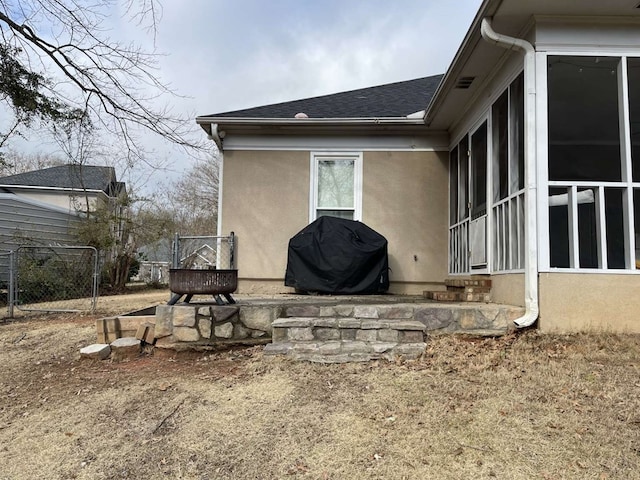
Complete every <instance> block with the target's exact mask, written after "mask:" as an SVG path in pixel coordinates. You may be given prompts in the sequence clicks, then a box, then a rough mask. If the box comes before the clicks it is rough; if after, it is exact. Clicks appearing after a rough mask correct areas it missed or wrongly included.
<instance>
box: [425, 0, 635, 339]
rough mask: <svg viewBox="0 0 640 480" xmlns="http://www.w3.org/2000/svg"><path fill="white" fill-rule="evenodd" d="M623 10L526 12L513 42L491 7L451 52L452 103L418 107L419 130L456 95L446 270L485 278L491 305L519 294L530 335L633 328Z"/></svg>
mask: <svg viewBox="0 0 640 480" xmlns="http://www.w3.org/2000/svg"><path fill="white" fill-rule="evenodd" d="M489 3H490V2H489ZM511 3H513V2H506V1H505V2H503V5H502V7H504V8H513V5H511ZM534 3H537V2H534ZM558 3H559V4H567V5H565V7H566V8H569V7H570V6H568V3H569V2H558ZM622 3H623V2H613V3H612V4H611V12H610V14H611V15H613V14H614V13H616V14H618V15H619V13H620V12H621V11H622V10H623V9H622V7H623V6H622ZM590 4H591V2H586V4H585V5H584V6H585V7H587V8H586V9H582V10H583V11H582V12H581V13H585V12H589V8H591V7H593V5H590ZM505 5H506V7H505ZM594 5H595V4H594ZM581 6H582V5H581ZM627 6H628V5H627ZM634 7H635V6H634ZM592 10H593V9H592ZM634 10H635V11H634V12H633V13H634V15H635V16H615V17H614V16H607V17H602V16H595V15H590V16H585V15H581V16H575V15H574V16H566V14H567V12H564V15H562V16H542V15H539V16H536V15H535V12H532V13H534V16H533V17H531V18H530V21H529V23H527V24H526V25H520V27H519V29H520V31H524V34H522V33H521V34H520V36H515V35H513V31H514V30H518V28H516V26H514V25H513V24H509V21H511V20H513V19H512V18H509V17H500V15H499V13H500V12H501V10H500V9H498V10H497V11H496V15H497V16H496V17H495V18H487V17H482V18H477V19H476V20H477V22H483V20H484V23H485V26H486V30H487V31H488V32H489V33H487V32H485V35H484V37H485V38H484V40H480V39H479V38H478V39H477V40H476V43H473V42H472V41H473V40H474V38H473V31H474V30H475V31H476V33H478V30H485V28H484V27H483V28H480V26H477V28H475V29H472V31H470V34H469V35H468V38H467V39H466V42H467V43H466V45H467V47H468V51H466V52H465V44H463V47H462V48H461V50H460V51H459V53H458V57H462V56H463V55H467V58H466V61H465V62H464V63H463V64H461V65H459V66H458V68H457V71H456V64H455V62H454V65H453V66H452V68H451V69H450V71H449V74H448V76H449V77H452V72H455V73H456V76H455V78H453V79H452V78H450V79H449V82H450V85H449V86H447V79H446V78H445V81H444V82H443V89H444V90H446V89H447V88H449V93H450V95H451V97H452V98H453V99H454V100H442V99H438V98H436V99H435V101H434V103H435V109H434V105H432V106H431V107H432V108H431V109H430V112H431V115H432V118H431V125H432V126H433V125H435V126H438V122H441V121H442V117H443V116H444V117H446V115H443V114H440V113H438V112H437V108H438V107H440V108H442V106H445V107H446V106H447V102H448V103H449V105H448V106H449V108H451V106H453V105H455V102H456V100H455V98H456V97H459V98H458V100H457V102H458V104H459V106H460V107H461V109H462V111H464V115H463V117H462V118H461V119H458V120H456V121H455V122H452V125H453V126H452V128H450V130H449V131H450V138H451V140H452V141H451V144H450V154H449V235H448V238H449V252H448V268H449V274H450V275H469V274H490V275H492V276H493V277H492V278H493V281H494V285H495V286H496V287H497V288H495V289H494V290H495V296H496V298H497V300H498V301H505V302H512V303H520V304H522V303H526V302H527V301H528V300H529V299H530V297H531V301H532V303H533V302H535V303H536V305H533V306H532V307H533V308H534V309H536V310H538V309H539V312H540V323H541V327H542V328H546V329H553V330H565V329H567V330H569V329H570V330H575V329H581V328H590V329H593V328H594V327H598V328H599V327H601V328H613V329H615V330H621V329H622V330H638V329H639V328H640V325H638V323H640V322H634V320H633V316H634V315H633V311H634V310H635V309H636V308H640V301H637V300H635V295H633V293H632V292H633V290H634V289H635V288H637V287H640V277H637V276H636V275H634V274H637V273H638V272H639V271H640V34H639V33H638V32H640V30H639V29H638V26H640V23H639V22H638V20H637V19H638V17H637V13H638V9H635V8H634ZM481 13H482V11H481ZM576 13H577V12H576ZM485 19H486V20H485ZM495 19H498V20H497V21H496V20H495ZM497 25H500V27H502V28H504V29H506V30H508V31H510V33H511V35H510V36H505V35H501V34H500V33H497V31H498V27H497ZM507 27H508V28H507ZM523 29H524V30H523ZM521 38H524V40H522V39H521ZM471 44H473V45H474V47H473V48H472V47H470V46H469V45H471ZM496 44H497V45H496ZM527 45H528V46H527ZM500 47H502V48H500ZM482 59H484V62H483V61H481V60H482ZM483 63H484V64H483ZM456 79H457V84H456V83H455V82H454V81H453V80H456ZM462 80H464V81H466V83H463V82H462ZM469 84H471V87H469ZM474 84H476V85H474ZM465 86H466V90H467V91H464V90H465ZM474 86H475V87H476V88H475V90H473V87H474ZM468 90H473V91H472V92H470V93H469V92H468ZM465 96H466V97H465ZM464 98H466V100H465V101H464V102H463V101H462V100H461V99H464ZM438 100H440V105H438ZM430 112H429V111H428V112H427V115H428V116H429V113H430ZM434 112H435V113H434ZM429 120H430V119H429V117H428V118H427V121H428V122H429ZM585 274H586V275H585ZM534 313H536V314H537V311H536V312H534ZM587 313H588V315H587ZM614 317H615V319H614Z"/></svg>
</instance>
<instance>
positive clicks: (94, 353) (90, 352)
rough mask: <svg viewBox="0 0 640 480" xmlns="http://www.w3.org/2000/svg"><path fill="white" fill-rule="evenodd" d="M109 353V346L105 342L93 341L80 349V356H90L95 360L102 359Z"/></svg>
mask: <svg viewBox="0 0 640 480" xmlns="http://www.w3.org/2000/svg"><path fill="white" fill-rule="evenodd" d="M109 355H111V347H110V346H109V345H107V344H106V343H94V344H92V345H88V346H86V347H84V348H81V349H80V356H81V357H82V358H91V359H96V360H104V359H105V358H109Z"/></svg>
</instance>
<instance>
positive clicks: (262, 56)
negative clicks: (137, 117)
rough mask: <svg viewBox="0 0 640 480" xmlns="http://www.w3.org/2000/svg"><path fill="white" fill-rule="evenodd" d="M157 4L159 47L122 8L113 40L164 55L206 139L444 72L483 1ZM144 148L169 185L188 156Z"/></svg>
mask: <svg viewBox="0 0 640 480" xmlns="http://www.w3.org/2000/svg"><path fill="white" fill-rule="evenodd" d="M122 3H125V2H124V1H123V2H122ZM134 3H135V2H134ZM161 3H162V6H163V11H162V18H161V20H160V23H159V25H158V29H157V35H156V37H155V42H154V38H153V36H152V35H150V34H149V33H148V32H145V31H143V30H142V29H141V28H140V27H139V26H136V25H135V24H132V23H128V22H127V21H126V20H125V19H124V18H123V17H124V12H123V11H119V12H118V11H116V12H114V14H113V16H112V17H111V18H110V21H111V22H113V31H112V32H111V33H110V36H111V37H112V38H114V39H122V40H127V41H135V42H136V43H138V44H139V45H141V46H142V47H143V48H145V49H147V50H153V49H155V50H156V51H158V52H161V53H163V54H164V55H163V56H162V57H161V58H160V60H159V71H158V75H159V77H160V78H161V80H162V81H164V82H165V83H167V84H169V85H170V86H171V87H172V88H173V89H174V90H175V91H176V92H177V93H179V94H180V95H182V97H181V98H165V99H161V100H160V101H162V102H163V103H169V104H170V105H171V108H172V110H173V111H174V112H176V113H179V114H182V115H188V116H189V118H190V119H191V120H190V121H191V122H193V129H194V134H195V135H202V137H204V132H203V131H201V130H200V127H198V126H197V125H196V124H195V116H196V115H207V114H213V113H221V112H225V111H229V110H237V109H242V108H248V107H254V106H259V105H266V104H269V103H275V102H283V101H288V100H296V99H300V98H306V97H312V96H317V95H323V94H328V93H335V92H340V91H345V90H352V89H356V88H363V87H369V86H374V85H381V84H384V83H390V82H396V81H402V80H410V79H413V78H418V77H423V76H428V75H435V74H439V73H444V72H445V71H446V69H447V67H448V65H449V63H450V62H451V60H452V58H453V56H454V55H455V52H456V50H457V48H458V46H459V45H460V43H461V41H462V39H463V37H464V35H465V33H466V32H467V29H468V28H469V26H470V24H471V21H472V20H473V17H474V15H475V13H476V11H477V10H478V8H479V6H480V3H481V0H458V1H455V2H454V1H451V0H161ZM121 8H122V7H121ZM147 141H148V142H149V143H150V146H151V147H152V148H154V149H156V150H157V152H158V158H164V159H165V160H167V161H168V163H169V164H171V165H173V167H172V172H169V173H168V175H169V178H171V177H172V176H174V177H175V176H176V175H178V172H179V171H180V170H181V168H182V167H183V165H184V163H185V162H187V160H186V159H185V158H184V155H182V157H181V156H180V154H179V153H177V152H175V151H173V150H171V149H169V148H167V147H166V145H163V144H162V142H160V141H158V139H148V140H147ZM34 144H38V142H34V138H33V137H32V138H30V139H28V141H27V142H22V143H20V142H18V143H17V144H16V145H15V147H16V148H24V149H31V150H32V149H33V148H34V147H33V145H34ZM148 174H149V172H146V173H144V174H143V177H144V176H147V175H148ZM161 177H164V178H167V173H166V172H165V173H164V174H163V175H161V176H160V175H158V176H157V177H156V178H161ZM154 181H155V180H154V177H151V182H150V183H151V185H153V183H154Z"/></svg>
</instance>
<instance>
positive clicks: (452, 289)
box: [447, 285, 491, 293]
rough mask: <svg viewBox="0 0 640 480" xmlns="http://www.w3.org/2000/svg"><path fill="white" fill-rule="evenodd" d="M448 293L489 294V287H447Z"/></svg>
mask: <svg viewBox="0 0 640 480" xmlns="http://www.w3.org/2000/svg"><path fill="white" fill-rule="evenodd" d="M447 291H448V292H461V293H491V287H474V286H466V287H451V286H448V285H447Z"/></svg>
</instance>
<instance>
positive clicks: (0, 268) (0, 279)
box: [0, 250, 13, 316]
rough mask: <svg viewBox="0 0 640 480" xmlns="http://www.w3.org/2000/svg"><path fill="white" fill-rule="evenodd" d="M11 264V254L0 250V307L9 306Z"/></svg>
mask: <svg viewBox="0 0 640 480" xmlns="http://www.w3.org/2000/svg"><path fill="white" fill-rule="evenodd" d="M11 262H12V252H10V251H8V250H0V307H7V306H8V305H9V298H10V293H11V292H10V289H11V278H10V274H11ZM12 313H13V312H9V314H12ZM10 316H11V315H10Z"/></svg>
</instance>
